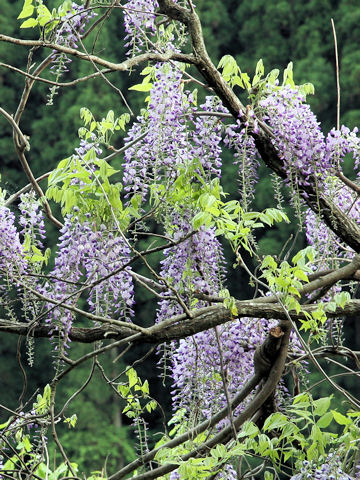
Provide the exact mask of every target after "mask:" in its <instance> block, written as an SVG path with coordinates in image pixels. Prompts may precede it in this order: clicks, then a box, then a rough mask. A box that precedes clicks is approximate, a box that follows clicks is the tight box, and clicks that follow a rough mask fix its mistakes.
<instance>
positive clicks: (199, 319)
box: [0, 300, 360, 344]
mask: <svg viewBox="0 0 360 480" xmlns="http://www.w3.org/2000/svg"><path fill="white" fill-rule="evenodd" d="M236 306H237V309H238V317H237V318H242V317H249V318H266V319H277V320H282V319H284V320H285V319H286V318H287V314H286V312H284V310H283V308H282V307H281V306H280V305H276V304H272V303H269V304H265V303H261V304H258V303H255V302H243V301H241V302H240V301H238V302H236ZM316 308H317V307H316V305H306V306H303V307H302V311H301V312H300V313H298V314H297V313H295V312H291V318H292V319H293V320H306V316H305V312H306V313H311V312H312V311H314V310H315V309H316ZM359 315H360V300H350V301H349V303H347V304H346V305H345V307H344V308H343V309H342V308H341V307H338V308H337V309H336V310H335V311H334V312H328V313H327V316H328V318H336V317H354V316H359ZM179 317H180V316H177V317H173V318H170V319H169V322H168V323H167V324H166V325H165V324H164V325H163V324H162V323H159V324H157V325H155V326H153V327H150V328H147V329H146V328H144V329H142V333H140V334H139V336H138V337H137V339H136V340H135V341H134V343H150V344H161V343H164V342H169V341H172V340H179V339H182V338H186V337H190V336H192V335H195V334H196V333H199V332H203V331H205V330H208V329H209V328H213V327H215V326H217V325H223V324H224V323H227V322H233V321H236V320H237V319H235V318H234V317H233V316H232V315H231V313H230V311H229V310H228V309H226V308H225V307H223V306H219V305H217V306H213V307H205V308H203V309H199V310H198V311H195V312H194V316H193V318H188V319H182V318H181V317H180V318H179ZM171 322H173V324H171ZM134 329H136V330H140V329H141V327H138V326H137V325H132V324H129V327H122V326H117V325H113V326H111V325H109V326H105V327H93V328H82V327H72V328H71V329H70V331H69V339H70V340H71V341H73V342H79V343H93V342H96V341H98V340H106V339H115V340H121V339H126V338H127V337H129V336H131V335H133V334H134ZM52 331H53V329H52V328H51V327H49V326H46V325H40V326H34V325H33V324H27V323H20V322H19V323H12V322H10V321H8V320H4V319H0V332H7V333H12V334H15V335H30V336H33V337H35V338H39V337H45V338H50V337H51V334H52Z"/></svg>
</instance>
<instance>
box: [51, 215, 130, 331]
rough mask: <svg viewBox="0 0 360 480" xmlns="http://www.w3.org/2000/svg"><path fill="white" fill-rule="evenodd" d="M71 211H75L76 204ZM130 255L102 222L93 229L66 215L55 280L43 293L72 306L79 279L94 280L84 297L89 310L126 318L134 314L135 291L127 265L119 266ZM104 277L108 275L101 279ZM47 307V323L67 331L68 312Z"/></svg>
mask: <svg viewBox="0 0 360 480" xmlns="http://www.w3.org/2000/svg"><path fill="white" fill-rule="evenodd" d="M74 210H75V213H76V210H77V207H75V209H74ZM129 257H130V252H129V249H128V247H127V245H126V244H125V242H124V239H123V238H122V237H121V236H117V235H115V234H113V233H111V231H109V229H108V228H107V227H105V225H101V226H100V228H99V229H97V230H96V229H94V225H92V223H91V222H90V221H83V222H80V221H79V219H78V218H77V217H76V215H68V216H66V218H65V224H64V227H63V228H62V229H61V237H60V238H59V243H58V254H57V256H56V259H55V267H54V269H53V271H52V272H51V275H52V276H53V277H54V278H55V280H54V281H53V282H52V283H51V284H50V283H47V284H46V285H45V287H44V293H46V294H47V295H48V296H51V298H52V299H53V300H56V301H58V302H65V303H67V304H71V305H74V304H76V303H77V300H78V295H77V293H76V292H77V289H78V287H79V286H80V284H81V282H84V281H86V282H88V283H90V284H91V283H96V285H94V286H93V287H92V288H91V289H90V292H89V294H88V296H87V298H88V304H89V307H90V311H92V312H94V313H96V314H98V315H115V314H116V315H117V316H119V317H121V318H129V316H131V315H132V314H133V310H132V307H133V304H134V297H133V294H134V290H133V283H132V277H131V275H130V273H129V271H128V268H125V269H122V267H123V266H124V265H125V263H126V262H127V261H128V260H129ZM104 277H109V278H106V279H105V280H102V279H103V278H104ZM97 282H98V283H97ZM48 308H49V314H48V317H47V322H48V323H49V324H50V325H51V326H52V327H53V328H54V329H55V330H61V331H65V332H68V331H69V329H70V328H71V324H72V313H71V311H69V310H64V309H62V308H61V307H55V308H54V306H53V305H48Z"/></svg>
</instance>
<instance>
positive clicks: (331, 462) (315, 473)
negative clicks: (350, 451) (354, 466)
mask: <svg viewBox="0 0 360 480" xmlns="http://www.w3.org/2000/svg"><path fill="white" fill-rule="evenodd" d="M309 478H311V479H315V480H353V477H351V476H350V475H348V474H347V473H345V472H344V471H343V470H342V468H341V460H340V458H339V457H338V456H337V455H334V454H332V453H330V454H329V455H328V457H327V458H326V459H325V461H324V463H322V464H321V465H319V464H316V463H315V462H308V461H307V460H304V461H303V464H302V467H301V470H300V472H299V473H297V474H296V475H293V476H292V477H291V479H290V480H308V479H309Z"/></svg>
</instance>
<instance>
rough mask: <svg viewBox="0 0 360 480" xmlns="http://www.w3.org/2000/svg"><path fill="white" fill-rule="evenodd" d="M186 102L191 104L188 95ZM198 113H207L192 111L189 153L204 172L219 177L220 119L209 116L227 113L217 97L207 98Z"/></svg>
mask: <svg viewBox="0 0 360 480" xmlns="http://www.w3.org/2000/svg"><path fill="white" fill-rule="evenodd" d="M188 101H189V103H192V96H191V94H190V93H189V94H188ZM199 109H200V111H201V112H202V113H203V112H209V116H207V115H203V114H202V115H201V116H199V115H196V112H195V109H194V115H193V117H191V118H193V123H194V128H193V129H192V130H191V133H190V139H189V140H191V142H192V148H191V153H192V155H193V157H194V158H198V159H199V160H200V162H201V165H202V166H203V168H204V170H205V172H206V173H207V174H209V175H214V176H215V177H218V178H220V177H221V165H222V160H221V152H222V150H221V146H220V143H221V130H222V123H221V117H220V118H219V116H217V115H211V113H212V112H214V113H221V112H222V113H227V109H226V108H225V107H224V106H223V104H222V103H221V101H220V100H219V99H218V98H217V97H213V96H208V97H206V99H205V103H204V104H202V105H200V107H199Z"/></svg>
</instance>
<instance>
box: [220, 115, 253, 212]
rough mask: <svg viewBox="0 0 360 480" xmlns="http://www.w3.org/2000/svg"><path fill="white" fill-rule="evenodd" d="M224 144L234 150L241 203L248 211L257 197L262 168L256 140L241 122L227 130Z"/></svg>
mask: <svg viewBox="0 0 360 480" xmlns="http://www.w3.org/2000/svg"><path fill="white" fill-rule="evenodd" d="M224 144H225V145H226V146H227V147H228V148H231V149H233V150H234V158H235V161H234V164H235V165H238V168H239V193H240V201H241V203H242V206H243V208H244V209H245V210H246V208H247V207H248V206H249V204H250V203H251V200H252V199H253V198H254V195H255V185H256V183H257V180H258V168H259V166H260V162H259V153H258V151H257V149H256V147H255V142H254V139H253V138H252V137H251V136H250V135H248V132H247V129H246V128H244V127H243V126H242V125H241V123H240V121H239V120H238V121H237V123H236V124H235V125H230V126H228V127H227V128H226V131H225V137H224Z"/></svg>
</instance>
